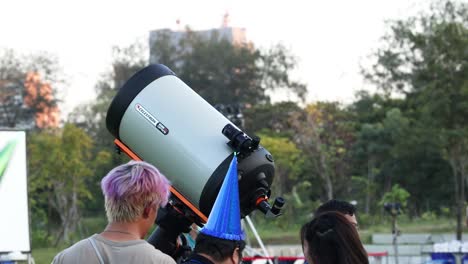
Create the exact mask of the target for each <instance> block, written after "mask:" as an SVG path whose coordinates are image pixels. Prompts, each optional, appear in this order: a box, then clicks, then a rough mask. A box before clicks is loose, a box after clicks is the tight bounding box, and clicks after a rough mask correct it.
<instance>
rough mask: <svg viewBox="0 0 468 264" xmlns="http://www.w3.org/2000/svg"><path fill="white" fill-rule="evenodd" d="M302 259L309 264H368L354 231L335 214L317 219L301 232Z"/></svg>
mask: <svg viewBox="0 0 468 264" xmlns="http://www.w3.org/2000/svg"><path fill="white" fill-rule="evenodd" d="M301 242H302V248H303V250H304V256H305V258H306V260H307V262H308V263H309V264H368V263H369V259H368V257H367V253H366V251H365V249H364V247H363V246H362V243H361V240H360V239H359V234H358V233H357V230H356V228H355V227H354V226H353V225H352V224H351V223H350V222H349V221H348V220H347V219H346V217H345V216H344V215H343V214H341V213H338V212H326V213H323V214H320V215H318V216H317V217H315V218H314V219H312V221H310V222H308V223H306V224H305V225H304V226H303V227H302V228H301Z"/></svg>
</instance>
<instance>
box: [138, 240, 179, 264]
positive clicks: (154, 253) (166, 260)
mask: <svg viewBox="0 0 468 264" xmlns="http://www.w3.org/2000/svg"><path fill="white" fill-rule="evenodd" d="M144 248H145V251H146V252H148V254H150V255H151V258H152V259H153V260H155V261H157V263H162V264H175V263H176V262H175V260H174V259H173V258H172V257H171V256H169V255H167V254H165V253H163V252H161V251H160V250H159V249H156V248H154V246H153V245H151V244H149V243H145V244H144Z"/></svg>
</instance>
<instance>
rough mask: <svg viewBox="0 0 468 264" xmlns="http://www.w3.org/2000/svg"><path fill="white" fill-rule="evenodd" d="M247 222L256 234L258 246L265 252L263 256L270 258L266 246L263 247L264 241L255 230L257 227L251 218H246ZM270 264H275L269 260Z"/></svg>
mask: <svg viewBox="0 0 468 264" xmlns="http://www.w3.org/2000/svg"><path fill="white" fill-rule="evenodd" d="M245 220H247V224H249V227H250V229H251V230H252V232H253V233H254V236H255V238H256V239H257V242H258V244H259V245H260V248H261V249H262V251H263V255H265V257H267V258H269V257H270V256H269V254H268V251H267V250H266V248H265V245H263V242H262V239H261V238H260V236H259V235H258V233H257V230H256V229H255V226H254V225H253V223H252V220H250V217H249V216H246V217H245ZM268 263H270V264H273V263H272V262H271V260H270V259H268Z"/></svg>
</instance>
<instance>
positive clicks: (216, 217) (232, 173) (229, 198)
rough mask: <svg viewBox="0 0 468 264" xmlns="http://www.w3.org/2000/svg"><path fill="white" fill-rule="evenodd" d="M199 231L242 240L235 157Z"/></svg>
mask: <svg viewBox="0 0 468 264" xmlns="http://www.w3.org/2000/svg"><path fill="white" fill-rule="evenodd" d="M200 232H201V233H203V234H205V235H209V236H213V237H217V238H221V239H226V240H236V241H239V240H244V237H245V235H244V232H242V229H241V223H240V205H239V183H238V177H237V157H236V156H235V155H234V157H233V158H232V161H231V164H230V165H229V169H228V171H227V173H226V177H224V181H223V185H221V189H220V190H219V193H218V196H217V197H216V201H215V203H214V205H213V209H211V213H210V216H209V217H208V222H207V223H206V225H205V227H203V229H202V230H201V231H200Z"/></svg>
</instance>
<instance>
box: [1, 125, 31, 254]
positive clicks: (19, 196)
mask: <svg viewBox="0 0 468 264" xmlns="http://www.w3.org/2000/svg"><path fill="white" fill-rule="evenodd" d="M12 251H21V252H30V251H31V245H30V240H29V217H28V189H27V170H26V133H25V132H24V131H0V253H1V252H12Z"/></svg>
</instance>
